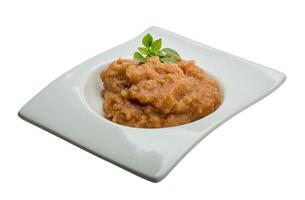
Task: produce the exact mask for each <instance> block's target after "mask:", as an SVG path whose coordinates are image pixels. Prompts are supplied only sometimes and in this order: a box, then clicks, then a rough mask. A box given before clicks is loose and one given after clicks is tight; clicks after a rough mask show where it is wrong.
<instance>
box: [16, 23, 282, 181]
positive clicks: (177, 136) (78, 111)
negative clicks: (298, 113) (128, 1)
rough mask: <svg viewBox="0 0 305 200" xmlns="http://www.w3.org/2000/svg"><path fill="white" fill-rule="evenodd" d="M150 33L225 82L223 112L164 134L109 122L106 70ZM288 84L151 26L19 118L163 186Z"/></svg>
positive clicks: (51, 89)
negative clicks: (210, 138) (191, 155)
mask: <svg viewBox="0 0 305 200" xmlns="http://www.w3.org/2000/svg"><path fill="white" fill-rule="evenodd" d="M146 33H151V34H152V35H153V36H154V37H161V38H162V40H163V44H164V45H163V46H165V47H171V48H173V49H176V50H177V51H178V52H179V53H180V54H181V55H183V58H185V59H194V60H196V63H197V64H198V65H199V66H200V67H202V68H203V69H204V70H206V71H207V72H209V74H211V75H212V76H214V77H215V78H216V79H217V80H218V81H219V83H220V84H221V86H222V91H223V102H222V104H221V106H220V107H219V108H218V109H217V110H216V111H215V112H213V113H212V114H210V115H208V116H206V117H204V118H202V119H200V120H197V121H195V122H192V123H189V124H185V125H181V126H175V127H170V128H158V129H142V128H131V127H126V126H122V125H118V124H115V123H113V122H111V121H109V120H107V119H105V118H104V117H103V114H104V113H103V110H102V101H103V100H102V98H101V96H100V91H101V88H102V83H101V82H100V80H99V72H100V70H101V69H102V68H104V67H106V66H107V64H108V63H109V62H111V61H113V60H114V59H116V58H118V57H130V55H132V54H133V52H134V51H135V50H136V48H137V47H138V46H139V45H140V44H141V38H142V37H143V36H144V35H145V34H146ZM284 80H285V75H284V74H283V73H281V72H278V71H275V70H273V69H270V68H267V67H264V66H262V65H259V64H256V63H253V62H250V61H247V60H244V59H242V58H239V57H236V56H233V55H230V54H228V53H225V52H222V51H219V50H216V49H214V48H211V47H208V46H206V45H203V44H200V43H198V42H195V41H192V40H190V39H187V38H184V37H182V36H179V35H177V34H174V33H171V32H169V31H166V30H163V29H160V28H157V27H151V28H149V29H147V30H146V31H145V32H143V33H142V34H140V35H139V36H137V37H136V38H134V39H133V40H131V41H128V42H126V43H124V44H122V45H119V46H117V47H115V48H112V49H110V50H108V51H106V52H104V53H101V54H99V55H97V56H95V57H93V58H91V59H89V60H87V61H85V62H83V63H81V64H80V65H78V66H76V67H75V68H73V69H72V70H70V71H68V72H67V73H65V74H63V75H62V76H60V77H59V78H57V79H56V80H55V81H53V82H52V83H51V84H49V85H48V86H47V87H46V88H44V89H43V90H42V91H41V92H40V93H39V94H37V95H36V96H35V97H34V98H32V99H31V100H30V101H29V102H28V103H27V104H26V105H25V106H24V107H23V108H22V109H21V110H20V111H19V113H18V114H19V116H20V117H21V118H23V119H24V120H26V121H28V122H30V123H32V124H34V125H37V126H39V127H40V128H42V129H45V130H46V131H48V132H50V133H53V134H54V135H57V136H59V137H61V138H62V139H65V140H67V141H68V142H71V143H73V144H75V145H76V146H78V147H81V148H83V149H85V150H87V151H89V152H91V153H93V154H95V155H97V156H99V157H101V158H103V159H105V160H108V161H110V162H112V163H114V164H116V165H118V166H120V167H122V168H124V169H126V170H128V171H130V172H132V173H134V174H137V175H139V176H141V177H143V178H146V179H148V180H150V181H153V182H158V181H160V180H162V179H163V178H164V177H165V176H166V175H167V174H168V173H169V172H170V171H171V170H172V169H173V168H174V167H175V166H176V164H177V163H178V162H179V161H180V160H181V159H182V158H183V157H184V156H185V155H186V154H187V153H188V152H189V151H190V150H191V149H192V148H193V147H194V146H195V145H196V144H197V143H198V142H200V141H201V140H202V139H203V138H204V137H205V136H207V135H208V134H209V133H210V132H211V131H212V130H214V129H215V128H217V127H218V126H219V125H221V124H222V123H224V122H225V121H226V120H228V119H230V118H231V117H232V116H234V115H235V114H237V113H239V112H240V111H242V110H244V109H245V108H247V107H249V106H250V105H252V104H254V103H255V102H257V101H259V100H260V99H262V98H263V97H265V96H266V95H268V94H270V93H271V92H272V91H274V90H275V89H276V88H278V87H279V86H280V85H281V84H282V83H283V82H284Z"/></svg>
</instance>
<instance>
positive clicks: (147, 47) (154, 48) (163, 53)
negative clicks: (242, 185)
mask: <svg viewBox="0 0 305 200" xmlns="http://www.w3.org/2000/svg"><path fill="white" fill-rule="evenodd" d="M142 44H143V45H144V46H143V47H139V48H138V51H136V52H135V53H134V54H133V59H135V60H137V61H139V62H141V63H145V62H146V61H147V59H149V58H150V57H152V56H159V59H160V61H161V62H163V63H164V62H171V63H178V62H179V61H180V60H181V58H180V55H179V54H178V53H177V52H176V51H175V50H173V49H170V48H163V49H161V47H162V39H161V38H159V39H157V40H153V37H152V36H151V35H150V34H149V33H148V34H146V35H145V36H144V37H143V39H142Z"/></svg>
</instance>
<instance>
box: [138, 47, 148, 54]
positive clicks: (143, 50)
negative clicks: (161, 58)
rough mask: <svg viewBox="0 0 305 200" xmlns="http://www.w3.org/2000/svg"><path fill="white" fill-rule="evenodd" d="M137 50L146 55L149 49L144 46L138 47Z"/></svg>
mask: <svg viewBox="0 0 305 200" xmlns="http://www.w3.org/2000/svg"><path fill="white" fill-rule="evenodd" d="M138 50H139V51H140V53H142V54H143V55H148V54H149V49H148V48H146V47H139V48H138Z"/></svg>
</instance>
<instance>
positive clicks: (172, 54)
mask: <svg viewBox="0 0 305 200" xmlns="http://www.w3.org/2000/svg"><path fill="white" fill-rule="evenodd" d="M161 52H163V53H166V54H168V55H171V56H175V57H178V58H180V55H179V54H178V52H177V51H175V50H174V49H170V48H163V49H162V50H161Z"/></svg>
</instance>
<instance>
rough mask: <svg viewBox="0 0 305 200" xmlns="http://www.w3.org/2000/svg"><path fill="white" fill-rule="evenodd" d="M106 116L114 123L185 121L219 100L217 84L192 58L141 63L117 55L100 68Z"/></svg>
mask: <svg viewBox="0 0 305 200" xmlns="http://www.w3.org/2000/svg"><path fill="white" fill-rule="evenodd" d="M100 77H101V79H102V81H103V83H104V89H103V90H102V97H103V98H104V105H103V108H104V112H105V117H106V118H107V119H109V120H111V121H113V122H115V123H118V124H122V125H126V126H131V127H139V128H161V127H170V126H176V125H182V124H186V123H189V122H192V121H195V120H197V119H200V118H202V117H204V116H207V115H208V114H210V113H212V112H214V111H215V110H216V109H217V108H218V107H219V105H220V104H221V93H220V90H219V86H218V84H217V83H216V82H215V81H214V80H213V79H211V78H210V77H209V76H208V75H207V74H206V73H205V72H204V71H203V70H202V69H200V68H199V67H198V66H196V65H195V62H194V61H180V62H179V63H177V64H173V63H162V62H160V61H159V57H151V58H150V59H149V60H148V61H147V62H145V63H143V64H141V63H139V62H137V61H134V60H129V59H118V60H116V61H114V62H112V63H111V64H110V65H109V66H108V68H107V69H106V70H104V71H102V72H101V74H100Z"/></svg>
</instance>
